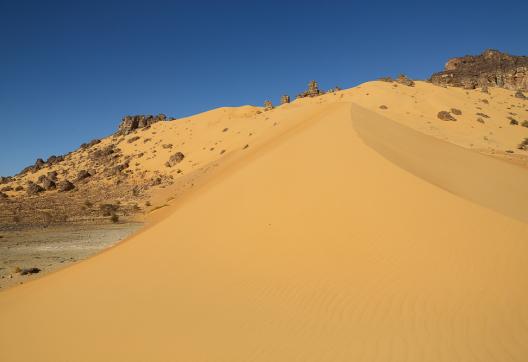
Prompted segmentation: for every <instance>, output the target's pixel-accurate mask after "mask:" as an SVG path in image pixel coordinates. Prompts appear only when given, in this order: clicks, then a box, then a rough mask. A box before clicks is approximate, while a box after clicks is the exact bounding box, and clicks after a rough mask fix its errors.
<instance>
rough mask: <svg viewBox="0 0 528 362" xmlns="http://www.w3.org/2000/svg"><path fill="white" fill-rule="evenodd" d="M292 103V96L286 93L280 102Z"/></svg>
mask: <svg viewBox="0 0 528 362" xmlns="http://www.w3.org/2000/svg"><path fill="white" fill-rule="evenodd" d="M286 103H290V96H289V95H287V94H285V95H283V96H282V97H281V99H280V104H286Z"/></svg>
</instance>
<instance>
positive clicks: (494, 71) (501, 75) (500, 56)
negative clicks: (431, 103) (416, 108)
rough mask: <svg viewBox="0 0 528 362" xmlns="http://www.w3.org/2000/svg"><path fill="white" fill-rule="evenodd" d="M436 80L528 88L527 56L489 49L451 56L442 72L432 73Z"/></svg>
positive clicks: (466, 85) (456, 84) (471, 86)
mask: <svg viewBox="0 0 528 362" xmlns="http://www.w3.org/2000/svg"><path fill="white" fill-rule="evenodd" d="M430 81H431V82H432V83H433V84H437V85H442V86H447V85H449V86H454V87H464V88H466V89H474V88H476V87H477V86H480V87H482V88H483V91H484V89H485V90H486V91H487V87H488V86H493V87H501V88H506V89H512V90H528V57H526V56H514V55H509V54H506V53H502V52H500V51H498V50H493V49H488V50H486V51H484V52H483V53H482V54H480V55H466V56H464V57H460V58H453V59H450V60H449V61H448V62H447V63H446V65H445V69H444V71H442V72H438V73H435V74H433V75H432V76H431V78H430Z"/></svg>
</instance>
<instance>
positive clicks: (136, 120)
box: [116, 114, 174, 135]
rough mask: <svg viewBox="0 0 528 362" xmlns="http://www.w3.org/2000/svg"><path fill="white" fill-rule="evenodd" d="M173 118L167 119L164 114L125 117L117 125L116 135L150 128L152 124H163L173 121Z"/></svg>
mask: <svg viewBox="0 0 528 362" xmlns="http://www.w3.org/2000/svg"><path fill="white" fill-rule="evenodd" d="M173 119H174V118H170V119H168V118H167V116H165V115H164V114H158V115H157V116H153V115H134V116H125V117H123V119H122V120H121V123H120V124H119V129H118V130H117V132H116V134H117V135H127V134H129V133H131V132H133V131H134V130H136V129H139V128H146V127H150V126H151V125H152V124H154V123H157V122H163V121H168V120H173Z"/></svg>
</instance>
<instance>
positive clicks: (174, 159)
mask: <svg viewBox="0 0 528 362" xmlns="http://www.w3.org/2000/svg"><path fill="white" fill-rule="evenodd" d="M184 158H185V155H184V154H183V153H181V152H176V153H175V154H174V155H172V156H171V157H170V158H169V160H168V161H167V162H166V163H165V166H167V167H173V166H175V165H177V164H178V163H180V162H182V161H183V159H184Z"/></svg>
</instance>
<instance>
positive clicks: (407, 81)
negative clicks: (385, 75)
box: [396, 74, 414, 87]
mask: <svg viewBox="0 0 528 362" xmlns="http://www.w3.org/2000/svg"><path fill="white" fill-rule="evenodd" d="M396 82H398V83H400V84H403V85H406V86H408V87H414V81H413V80H412V79H411V78H409V77H407V76H406V75H405V74H400V75H399V76H398V78H396Z"/></svg>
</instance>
